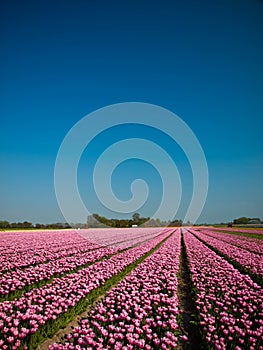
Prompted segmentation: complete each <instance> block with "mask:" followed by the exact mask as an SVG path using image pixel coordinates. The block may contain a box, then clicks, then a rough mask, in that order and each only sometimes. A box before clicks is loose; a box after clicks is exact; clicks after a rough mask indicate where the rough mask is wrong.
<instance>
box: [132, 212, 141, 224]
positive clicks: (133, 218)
mask: <svg viewBox="0 0 263 350" xmlns="http://www.w3.org/2000/svg"><path fill="white" fill-rule="evenodd" d="M132 220H133V222H134V223H135V224H138V223H139V221H140V214H139V213H134V214H133V216H132Z"/></svg>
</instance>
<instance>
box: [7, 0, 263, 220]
mask: <svg viewBox="0 0 263 350" xmlns="http://www.w3.org/2000/svg"><path fill="white" fill-rule="evenodd" d="M0 7H1V8H0V33H1V37H0V50H1V55H0V70H1V79H0V100H1V101H0V118H1V137H0V164H1V169H0V180H1V182H0V220H8V221H10V222H13V221H24V220H28V221H31V222H33V223H37V222H41V223H48V222H59V221H64V219H63V216H62V215H61V212H60V209H59V207H58V204H57V201H56V196H55V191H54V164H55V160H56V155H57V152H58V148H59V146H60V144H61V142H62V140H63V138H64V136H65V135H66V133H67V132H68V131H69V130H70V128H71V127H73V125H74V124H75V123H76V122H77V121H78V120H79V119H81V118H82V117H84V116H85V115H87V114H88V113H90V112H92V111H94V110H96V109H98V108H101V107H104V106H107V105H110V104H114V103H120V102H127V101H138V102H146V103H151V104H156V105H160V106H162V107H164V108H167V109H169V110H171V111H172V112H173V113H175V114H177V115H178V116H179V117H180V118H182V119H183V120H184V121H185V122H186V123H187V124H188V126H189V127H190V128H191V129H192V130H193V132H194V133H195V135H196V136H197V138H198V139H199V142H200V144H201V145H202V147H203V150H204V153H205V155H206V159H207V163H208V168H209V179H210V180H209V181H210V184H209V192H208V197H207V202H206V205H205V207H204V210H203V212H202V214H201V216H200V219H199V222H207V223H210V222H221V221H229V220H232V219H234V218H236V217H240V216H250V217H261V219H263V200H262V198H263V188H262V175H263V137H262V130H263V98H262V97H263V67H262V62H263V39H262V38H263V20H262V18H263V2H262V1H260V0H214V1H208V0H204V1H196V0H191V1H190V0H186V1H177V0H174V1H165V0H164V1H144V0H142V1H137V0H135V1H115V0H113V1H84V0H76V1H73V0H55V1H51V0H45V1H44V0H40V1H35V0H32V1H28V0H25V1H20V0H11V1H6V2H4V1H2V2H1V5H0ZM132 128H134V126H131V127H130V129H129V128H126V130H116V129H115V130H112V133H109V132H108V133H107V132H105V135H103V138H101V137H100V138H98V139H97V141H96V142H97V146H96V142H95V141H94V144H91V145H90V148H87V150H86V152H85V154H84V155H83V158H82V160H81V162H80V167H79V173H80V175H79V188H80V191H83V194H82V195H83V198H87V201H88V200H89V198H90V193H91V192H92V189H91V188H90V186H91V183H90V181H91V177H90V175H89V174H88V172H89V167H90V164H91V163H92V160H93V159H95V158H96V156H97V155H98V149H99V148H100V147H101V144H102V143H103V142H105V145H109V144H111V142H115V140H116V135H124V136H123V137H127V136H125V135H126V134H125V133H127V135H129V133H130V134H132V133H133V131H134V130H133V129H132ZM146 134H147V132H146V130H143V129H142V128H137V129H136V135H141V136H142V137H143V135H146ZM114 137H115V138H114ZM118 137H119V136H118ZM118 137H117V138H118ZM155 137H156V140H157V139H158V140H159V142H160V143H161V145H162V147H163V148H166V150H167V151H169V150H171V149H172V148H173V147H175V145H170V140H166V141H165V140H162V136H160V135H159V136H158V137H157V136H156V135H154V133H153V134H151V135H150V138H151V139H154V138H155ZM98 145H100V147H99V146H98ZM169 145H170V146H169ZM169 147H170V148H169ZM179 158H180V160H182V159H183V157H179ZM85 159H86V161H85ZM90 161H91V162H90ZM132 162H133V161H132V160H131V161H129V162H128V161H127V164H124V163H123V164H121V165H120V166H119V167H118V169H116V173H115V174H114V176H113V188H114V189H115V191H116V195H117V196H119V197H120V198H123V199H128V198H129V193H130V192H129V191H127V187H128V188H129V184H130V182H131V181H132V179H133V178H134V176H135V178H136V177H137V175H138V176H142V175H141V174H138V169H140V168H143V167H145V169H144V176H145V177H146V181H147V182H148V184H149V187H150V188H151V185H152V187H153V190H152V192H151V191H150V195H151V196H150V197H149V203H148V207H147V206H146V207H145V208H143V209H142V211H141V214H143V215H147V214H148V213H149V208H150V207H151V206H152V207H154V206H155V205H156V202H158V200H159V197H160V187H159V186H155V183H158V181H159V183H160V179H159V177H158V176H159V175H158V173H156V171H155V170H154V169H152V168H151V167H150V166H149V165H148V164H139V165H141V166H139V167H138V166H134V164H132ZM134 162H135V161H134ZM137 162H141V161H139V160H137ZM183 163H184V162H183V161H182V164H181V163H180V161H179V164H178V170H179V172H180V173H181V177H182V184H183V186H186V190H185V197H184V198H183V201H182V203H183V204H182V208H181V209H180V210H182V212H180V211H179V212H178V218H180V216H181V215H183V214H182V213H183V210H184V203H187V201H189V198H190V197H189V189H191V184H190V182H189V181H188V180H189V176H187V175H185V176H184V171H186V172H187V169H186V168H187V166H184V164H183ZM137 165H138V163H137ZM180 166H181V169H180ZM133 169H135V170H133ZM188 170H189V169H188ZM133 171H134V172H133ZM114 181H115V182H114ZM92 200H93V201H94V202H93V207H94V210H93V211H95V212H99V213H100V214H102V215H108V214H110V213H108V212H107V211H105V210H103V208H102V207H100V206H99V205H98V204H96V200H95V199H94V198H93V199H92Z"/></svg>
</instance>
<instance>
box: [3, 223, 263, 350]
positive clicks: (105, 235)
mask: <svg viewBox="0 0 263 350" xmlns="http://www.w3.org/2000/svg"><path fill="white" fill-rule="evenodd" d="M249 234H251V237H250V236H249ZM0 238H1V240H0V252H1V254H0V349H6V350H9V349H10V350H16V349H23V350H26V349H28V350H31V349H37V350H47V349H49V350H74V349H76V350H82V349H83V350H84V349H101V350H103V349H116V350H117V349H124V350H131V349H146V350H150V349H179V350H180V349H186V350H188V349H197V350H198V349H208V350H212V349H218V350H219V349H221V350H228V349H230V350H232V349H233V350H243V349H244V350H246V349H248V350H253V349H257V350H263V259H262V257H263V239H262V238H263V231H260V230H250V231H248V230H245V229H243V230H240V231H238V229H236V228H235V229H232V228H227V229H226V228H224V229H215V228H213V227H182V228H176V227H166V228H160V227H155V228H146V227H145V228H143V227H138V228H127V229H109V228H105V229H87V230H64V231H63V230H57V231H55V230H54V231H25V232H22V231H17V232H11V231H10V232H8V231H6V232H0ZM186 287H187V288H186Z"/></svg>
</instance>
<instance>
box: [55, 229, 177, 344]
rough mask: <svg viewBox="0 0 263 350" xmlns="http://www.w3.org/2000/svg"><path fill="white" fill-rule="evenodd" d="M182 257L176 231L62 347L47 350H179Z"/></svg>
mask: <svg viewBox="0 0 263 350" xmlns="http://www.w3.org/2000/svg"><path fill="white" fill-rule="evenodd" d="M179 256H180V234H179V230H178V231H177V233H175V234H174V235H173V236H172V237H170V238H169V239H168V240H167V241H166V242H165V243H164V244H163V245H162V246H161V247H160V248H159V249H158V250H157V251H156V252H154V253H153V254H152V255H151V256H149V257H148V258H146V259H145V260H144V261H143V262H142V263H141V264H140V265H139V266H138V267H137V268H136V269H134V270H133V271H132V272H131V274H130V275H128V276H127V277H126V278H125V279H123V280H122V281H121V282H120V283H119V284H118V285H117V286H116V287H114V288H113V289H112V290H111V291H110V292H108V293H107V294H106V296H105V298H104V300H103V301H101V302H99V303H98V304H97V305H96V306H95V307H94V308H93V309H92V310H91V311H90V313H89V317H88V318H85V319H83V320H82V322H81V324H80V326H79V327H75V328H74V329H73V331H72V333H70V334H68V335H66V336H65V339H66V340H65V342H64V344H53V345H51V346H50V347H49V349H50V350H70V349H77V348H79V349H87V348H90V349H124V350H127V349H136V348H140V349H146V350H150V349H157V348H158V349H175V348H177V341H178V339H177V335H176V334H177V333H178V324H177V320H176V318H177V316H178V299H177V295H176V289H177V277H176V276H177V272H178V267H179Z"/></svg>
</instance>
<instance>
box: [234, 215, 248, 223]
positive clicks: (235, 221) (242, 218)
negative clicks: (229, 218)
mask: <svg viewBox="0 0 263 350" xmlns="http://www.w3.org/2000/svg"><path fill="white" fill-rule="evenodd" d="M249 220H250V218H247V217H245V216H242V217H241V218H238V219H235V220H234V221H233V223H234V224H236V225H246V224H248V222H249Z"/></svg>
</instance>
